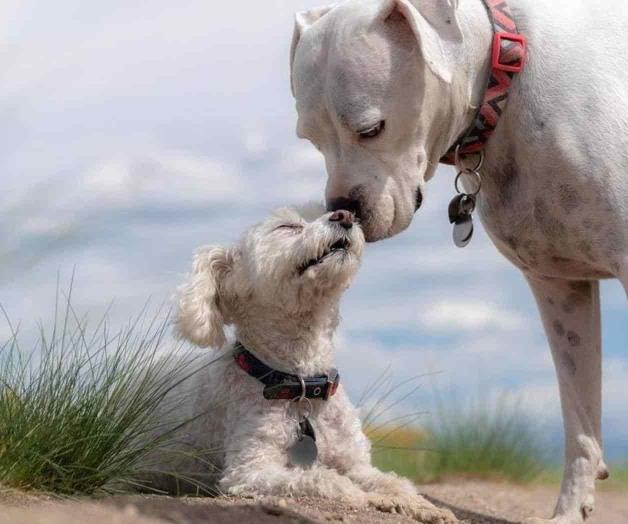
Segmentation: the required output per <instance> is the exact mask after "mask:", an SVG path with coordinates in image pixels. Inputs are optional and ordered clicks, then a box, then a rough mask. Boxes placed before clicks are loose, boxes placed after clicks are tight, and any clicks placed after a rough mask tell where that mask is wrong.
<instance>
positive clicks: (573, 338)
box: [567, 331, 580, 348]
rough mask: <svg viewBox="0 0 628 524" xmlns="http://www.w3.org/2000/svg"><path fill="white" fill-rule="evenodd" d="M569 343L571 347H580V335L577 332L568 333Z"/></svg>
mask: <svg viewBox="0 0 628 524" xmlns="http://www.w3.org/2000/svg"><path fill="white" fill-rule="evenodd" d="M567 341H568V342H569V345H570V346H571V347H574V348H575V347H578V346H579V345H580V335H578V333H576V332H575V331H568V332H567Z"/></svg>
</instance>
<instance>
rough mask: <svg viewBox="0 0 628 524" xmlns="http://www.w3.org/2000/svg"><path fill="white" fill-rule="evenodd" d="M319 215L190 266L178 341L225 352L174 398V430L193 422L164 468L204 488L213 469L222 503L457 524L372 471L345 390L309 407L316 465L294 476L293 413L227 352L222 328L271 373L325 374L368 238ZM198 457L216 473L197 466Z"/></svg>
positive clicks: (253, 233)
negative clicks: (297, 502)
mask: <svg viewBox="0 0 628 524" xmlns="http://www.w3.org/2000/svg"><path fill="white" fill-rule="evenodd" d="M314 212H317V213H318V214H317V215H313V213H314ZM321 212H323V210H322V209H321V208H320V207H318V208H317V209H316V210H314V209H313V208H311V209H307V210H304V211H302V212H301V213H298V212H297V211H296V210H293V209H282V210H279V211H278V212H276V213H275V214H274V215H273V216H272V217H271V218H269V219H268V220H266V221H264V222H263V223H261V224H259V225H257V226H256V227H254V228H252V229H251V230H250V231H249V232H248V233H247V234H246V236H245V237H244V238H243V241H242V242H241V243H240V245H239V246H236V247H233V248H230V249H224V248H220V247H213V248H206V249H204V250H201V251H200V252H199V253H198V254H197V255H196V257H195V259H194V271H193V273H192V275H191V276H190V278H189V280H188V282H186V284H185V285H184V286H183V287H182V288H181V293H180V296H179V308H178V312H177V318H176V327H177V331H178V333H179V334H180V335H181V336H183V337H184V338H187V339H189V340H191V341H192V342H194V343H196V344H198V345H199V346H202V347H206V346H212V347H214V348H218V347H221V346H223V349H222V352H221V353H214V354H213V355H212V356H211V357H210V358H212V359H214V358H216V357H218V358H217V359H216V360H215V361H213V362H212V363H211V365H209V366H206V367H205V368H204V369H202V370H201V371H200V372H198V373H197V374H196V375H194V376H193V378H192V379H190V380H188V381H186V382H184V383H183V384H181V386H180V389H179V390H178V391H175V392H173V396H174V397H175V399H176V401H177V403H178V404H180V405H181V408H182V411H185V412H177V413H176V415H177V421H178V422H180V421H185V420H188V419H192V418H194V417H196V416H198V415H200V416H199V417H198V418H196V419H195V420H193V422H191V423H190V424H188V425H186V426H185V427H183V428H182V429H181V431H180V434H179V435H177V436H176V438H175V439H174V440H175V441H177V442H178V443H179V444H177V445H176V446H175V449H174V450H173V451H174V453H167V454H166V455H164V456H163V457H158V459H159V458H161V459H162V460H163V467H161V468H160V469H161V470H162V471H169V472H172V473H179V474H181V475H183V476H184V477H185V476H187V477H192V478H195V479H196V478H200V479H203V478H204V477H205V476H207V474H208V473H209V474H211V472H212V471H213V470H214V468H216V469H217V471H218V472H219V473H218V478H219V484H218V486H219V488H220V489H221V490H222V491H223V492H224V493H226V494H230V495H239V496H252V497H257V496H264V495H272V496H294V497H298V496H301V497H303V496H313V497H326V498H335V499H341V500H343V501H345V502H349V503H351V504H354V505H356V506H362V505H372V506H374V507H378V508H380V509H384V510H388V511H391V510H392V511H395V510H397V511H401V512H403V513H405V514H407V515H410V516H413V517H414V518H415V519H416V520H419V521H421V522H425V523H430V524H448V523H451V522H456V519H455V517H454V516H453V515H452V514H451V512H449V511H448V510H441V509H437V508H435V507H434V506H433V505H432V504H431V503H429V502H428V501H427V500H425V499H423V498H422V497H421V496H420V495H418V494H417V492H416V488H415V487H414V486H413V484H412V483H411V482H409V481H408V480H406V479H402V478H399V477H397V476H396V475H394V474H387V473H382V472H380V471H379V470H377V469H376V468H374V467H373V466H372V465H371V458H370V443H369V441H368V439H367V438H366V436H365V435H364V433H363V432H362V428H361V422H360V419H359V417H358V413H357V411H356V410H355V408H354V407H353V406H352V405H351V403H350V401H349V399H348V398H347V396H346V394H345V392H344V389H343V387H342V384H341V385H340V386H339V387H338V391H337V392H336V394H335V395H333V396H331V397H330V398H329V400H327V401H324V400H318V399H317V400H311V401H309V402H311V404H310V405H311V408H312V412H311V414H310V416H309V420H310V421H311V423H312V426H313V427H314V429H315V432H316V443H317V446H318V450H319V456H318V461H317V462H316V464H314V466H312V467H311V468H310V469H303V468H301V467H293V466H291V465H290V462H289V455H288V449H289V448H290V446H291V445H292V444H293V443H294V442H295V440H296V438H297V431H296V428H297V423H298V420H299V413H298V412H297V404H296V403H295V402H292V401H290V400H267V399H265V398H264V397H263V390H264V385H263V384H262V383H261V382H260V381H259V380H257V379H256V378H254V377H253V376H251V375H249V374H247V372H245V371H244V370H243V369H241V368H240V367H239V366H238V364H236V362H235V360H234V358H233V353H234V346H233V344H231V345H224V344H225V333H224V327H225V326H226V325H233V326H234V328H235V336H236V339H237V340H238V341H239V342H240V343H241V344H242V345H243V346H244V347H246V348H247V349H248V350H249V351H250V352H252V353H253V354H254V355H255V356H256V357H257V358H258V359H259V360H261V361H262V362H264V363H265V364H266V365H268V366H271V367H272V368H274V369H276V370H280V371H282V372H285V373H290V374H293V375H299V376H301V377H311V376H315V375H321V374H327V373H328V372H329V371H330V369H332V368H333V365H334V352H333V345H332V337H333V333H334V330H335V328H336V325H337V322H338V302H339V299H340V296H341V294H342V292H343V291H344V290H345V289H346V288H347V286H348V285H349V283H350V281H351V279H352V277H353V275H354V273H355V272H356V270H357V268H358V266H359V262H360V257H361V253H362V247H363V244H364V236H363V234H362V232H361V230H360V228H359V227H358V226H353V216H352V215H351V214H350V213H347V212H344V215H342V216H344V217H345V218H346V217H350V219H349V222H348V223H346V222H340V223H339V221H338V216H339V213H334V214H331V213H330V214H326V215H324V216H322V217H320V214H321ZM314 216H317V217H320V218H317V219H313V217H314ZM304 217H305V218H304ZM307 220H309V221H307ZM339 242H343V243H344V244H343V245H342V247H338V246H339V244H338V243H339ZM309 402H308V404H309ZM170 405H172V404H170ZM177 448H178V449H177ZM177 450H178V451H179V452H180V453H177ZM199 451H201V452H206V456H207V459H208V460H209V461H210V462H211V463H212V465H213V466H212V465H209V464H207V463H202V462H199V461H198V460H196V456H197V455H198V452H199ZM210 476H211V475H210Z"/></svg>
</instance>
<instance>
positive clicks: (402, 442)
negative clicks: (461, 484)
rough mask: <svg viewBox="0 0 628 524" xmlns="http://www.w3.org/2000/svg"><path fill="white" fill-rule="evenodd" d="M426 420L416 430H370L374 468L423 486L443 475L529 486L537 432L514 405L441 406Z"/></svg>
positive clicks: (537, 458) (537, 454)
mask: <svg viewBox="0 0 628 524" xmlns="http://www.w3.org/2000/svg"><path fill="white" fill-rule="evenodd" d="M432 418H433V422H432V423H431V424H428V425H426V426H425V427H424V428H422V429H419V428H416V427H415V426H408V425H402V426H398V427H394V426H387V425H384V426H383V427H382V426H380V427H375V428H372V429H371V430H370V431H369V432H368V434H369V436H370V438H371V440H372V442H373V447H374V451H373V462H374V464H375V465H376V466H378V467H380V468H381V469H383V470H387V471H395V472H397V473H399V474H400V475H403V476H406V477H408V478H411V479H413V480H415V481H418V482H423V483H425V482H434V481H437V480H440V479H443V478H447V477H474V478H484V479H497V480H509V481H515V482H530V481H532V480H534V479H535V478H537V477H538V475H539V474H540V473H541V472H542V471H543V467H542V464H543V463H544V460H543V457H544V452H543V451H542V450H543V447H542V445H541V443H540V442H539V440H538V439H537V428H536V427H534V426H533V425H532V424H531V423H530V421H529V418H528V417H527V416H526V415H525V413H523V411H522V410H521V409H520V408H519V407H518V406H517V405H515V404H512V403H509V402H506V401H501V402H498V403H497V405H496V406H495V407H489V406H488V405H485V404H482V403H476V404H474V405H468V406H462V405H456V404H448V405H447V406H446V407H445V406H443V404H442V402H441V403H440V405H439V408H438V409H437V412H436V413H435V414H434V415H433V417H432Z"/></svg>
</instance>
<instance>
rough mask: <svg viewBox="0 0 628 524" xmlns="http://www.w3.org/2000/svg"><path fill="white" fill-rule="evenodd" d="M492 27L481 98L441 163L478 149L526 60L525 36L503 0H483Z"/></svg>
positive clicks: (504, 104)
mask: <svg viewBox="0 0 628 524" xmlns="http://www.w3.org/2000/svg"><path fill="white" fill-rule="evenodd" d="M483 2H484V5H485V6H486V10H487V11H488V16H489V18H490V20H491V25H492V27H493V35H494V36H493V49H492V56H491V72H490V75H489V80H488V85H487V87H486V92H485V94H484V99H483V101H482V104H481V105H480V108H479V109H478V112H477V114H476V116H475V118H474V120H473V123H472V124H471V127H469V129H467V130H466V131H465V132H464V133H463V134H462V135H461V137H460V138H459V139H458V140H457V141H456V143H455V144H454V145H453V146H451V148H450V149H449V151H448V152H447V154H446V155H445V156H444V157H443V158H442V159H441V162H442V163H444V164H452V165H454V164H456V160H457V158H458V157H462V156H465V155H472V154H476V153H481V152H482V151H483V150H484V146H485V145H486V142H488V140H489V138H490V137H491V135H492V134H493V133H494V132H495V128H496V127H497V122H498V120H499V117H500V116H501V115H502V113H503V112H504V109H505V107H506V102H507V101H508V95H509V93H510V86H511V85H512V82H513V79H514V76H515V74H518V73H521V71H523V68H524V67H525V64H526V58H527V40H526V38H525V36H523V35H521V34H519V32H518V30H517V24H516V23H515V20H514V18H513V16H512V12H511V10H510V7H509V6H508V3H507V2H506V1H505V0H483Z"/></svg>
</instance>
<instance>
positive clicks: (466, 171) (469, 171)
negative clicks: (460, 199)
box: [454, 169, 482, 197]
mask: <svg viewBox="0 0 628 524" xmlns="http://www.w3.org/2000/svg"><path fill="white" fill-rule="evenodd" d="M462 175H474V176H475V177H476V179H477V183H478V187H477V189H476V190H475V191H474V192H473V193H466V192H465V191H461V190H460V178H461V177H462ZM454 186H455V188H456V192H457V193H458V194H459V195H461V194H463V193H464V194H465V195H467V196H474V197H475V196H478V195H479V194H480V191H481V190H482V177H481V176H480V173H478V172H477V171H476V170H473V169H463V170H462V171H460V173H458V175H457V176H456V181H455V183H454Z"/></svg>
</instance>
